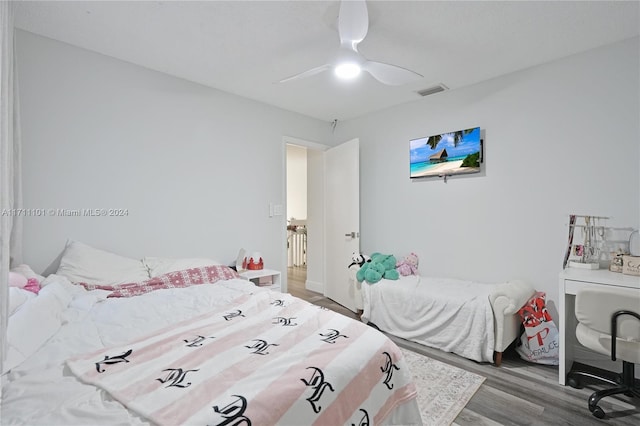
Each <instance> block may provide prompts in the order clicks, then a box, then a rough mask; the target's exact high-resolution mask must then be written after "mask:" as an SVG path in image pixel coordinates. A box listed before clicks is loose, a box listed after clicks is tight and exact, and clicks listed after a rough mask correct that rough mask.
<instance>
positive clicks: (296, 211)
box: [282, 136, 328, 296]
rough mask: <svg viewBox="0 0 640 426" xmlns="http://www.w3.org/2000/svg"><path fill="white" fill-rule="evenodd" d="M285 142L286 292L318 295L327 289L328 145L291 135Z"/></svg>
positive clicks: (284, 246)
mask: <svg viewBox="0 0 640 426" xmlns="http://www.w3.org/2000/svg"><path fill="white" fill-rule="evenodd" d="M283 142H284V143H283V157H284V163H285V164H284V171H285V179H284V182H283V183H284V193H285V200H286V210H285V211H286V217H285V223H283V230H284V231H285V232H284V234H283V235H284V237H283V245H282V248H283V259H284V262H283V263H284V264H283V271H284V267H286V270H287V275H286V277H287V278H286V279H287V286H286V291H288V292H290V293H291V294H293V295H294V296H297V294H296V292H297V291H300V292H312V293H313V294H312V295H313V296H317V295H316V294H315V293H320V294H323V292H324V268H325V266H324V265H325V258H324V256H325V253H324V238H325V236H324V232H325V231H324V225H325V224H324V152H325V151H326V150H327V149H328V147H327V146H326V145H322V144H319V143H315V142H310V141H306V140H302V139H297V138H292V137H288V136H285V137H283ZM290 153H291V155H289V154H290ZM291 206H293V208H291ZM292 218H293V219H292ZM302 226H304V228H302ZM285 227H286V229H284V228H285ZM290 228H292V229H290ZM293 228H295V231H298V232H295V233H294V229H293ZM303 233H304V234H303ZM290 247H291V251H290V250H289V248H290ZM283 275H284V274H283ZM289 281H291V284H290V283H289Z"/></svg>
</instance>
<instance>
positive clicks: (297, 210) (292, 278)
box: [286, 143, 308, 295]
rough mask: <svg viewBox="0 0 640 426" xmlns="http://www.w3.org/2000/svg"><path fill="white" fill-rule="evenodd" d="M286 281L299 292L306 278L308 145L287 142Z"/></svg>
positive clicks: (291, 290) (294, 293)
mask: <svg viewBox="0 0 640 426" xmlns="http://www.w3.org/2000/svg"><path fill="white" fill-rule="evenodd" d="M286 150H287V156H286V164H287V166H286V176H287V178H286V179H287V187H286V194H287V203H286V206H287V216H286V218H287V283H288V290H289V292H290V293H291V294H293V295H297V294H300V293H301V292H302V291H303V290H305V289H306V281H307V254H308V250H307V236H308V233H307V190H308V189H307V148H306V147H304V146H300V145H295V144H289V143H288V144H286Z"/></svg>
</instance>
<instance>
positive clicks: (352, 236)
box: [344, 231, 360, 238]
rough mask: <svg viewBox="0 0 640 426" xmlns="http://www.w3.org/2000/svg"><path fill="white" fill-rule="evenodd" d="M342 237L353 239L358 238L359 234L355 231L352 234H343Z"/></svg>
mask: <svg viewBox="0 0 640 426" xmlns="http://www.w3.org/2000/svg"><path fill="white" fill-rule="evenodd" d="M344 236H345V237H351V238H355V237H359V236H360V234H359V233H356V232H355V231H353V232H350V233H348V234H344Z"/></svg>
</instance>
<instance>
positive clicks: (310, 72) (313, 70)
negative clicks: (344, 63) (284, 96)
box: [278, 64, 331, 83]
mask: <svg viewBox="0 0 640 426" xmlns="http://www.w3.org/2000/svg"><path fill="white" fill-rule="evenodd" d="M330 68H331V65H329V64H324V65H321V66H319V67H315V68H311V69H310V70H307V71H304V72H301V73H299V74H295V75H292V76H291V77H287V78H285V79H282V80H280V81H279V82H278V83H286V82H287V81H292V80H299V79H301V78H306V77H311V76H312V75H316V74H320V73H321V72H323V71H326V70H328V69H330Z"/></svg>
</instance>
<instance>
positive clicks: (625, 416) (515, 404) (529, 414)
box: [287, 268, 640, 426]
mask: <svg viewBox="0 0 640 426" xmlns="http://www.w3.org/2000/svg"><path fill="white" fill-rule="evenodd" d="M287 278H288V288H289V292H290V293H291V294H292V295H294V296H296V297H299V298H301V299H304V300H307V301H309V302H311V303H313V304H316V305H320V306H324V307H326V308H329V309H331V310H334V311H336V312H339V313H341V314H343V315H346V316H349V317H351V318H354V319H357V316H356V314H355V313H353V312H351V311H350V310H348V309H346V308H344V307H342V306H341V305H339V304H337V303H335V302H334V301H332V300H330V299H328V298H326V297H324V296H323V295H322V294H320V293H316V292H313V291H309V290H307V289H305V286H304V283H305V280H306V270H304V268H289V271H288V277H287ZM389 338H391V339H392V340H393V341H395V342H396V344H398V346H402V347H404V348H407V349H410V350H413V351H415V352H418V353H421V354H423V355H426V356H428V357H429V358H432V359H435V360H438V361H442V362H445V363H447V364H450V365H454V366H456V367H459V368H462V369H464V370H467V371H471V372H474V373H476V374H479V375H481V376H484V377H486V378H487V379H486V380H485V382H484V383H483V384H482V386H481V387H480V389H479V390H478V392H476V394H475V395H474V396H473V398H471V401H469V403H468V404H467V406H466V407H465V408H464V410H462V412H461V413H460V415H458V417H457V418H456V420H455V423H454V425H460V426H470V425H474V426H483V425H486V426H490V425H576V426H578V425H580V426H582V425H602V424H608V425H638V424H640V401H638V400H637V399H635V400H632V399H631V398H628V397H626V396H616V397H608V398H604V399H603V400H601V401H600V404H599V405H600V407H602V409H603V410H604V411H605V413H606V414H607V415H606V417H605V419H602V420H600V419H597V418H595V417H594V416H592V415H591V413H590V412H589V410H588V408H587V399H588V398H589V395H591V393H592V392H593V391H594V390H596V389H601V387H593V386H590V387H585V388H583V389H573V388H571V387H568V386H560V385H559V384H558V368H557V367H553V366H544V365H538V364H532V363H529V362H526V361H524V360H522V359H521V358H520V357H519V356H518V354H517V353H516V352H515V350H507V351H506V352H505V353H504V356H503V359H502V366H501V367H495V366H494V365H493V364H488V363H478V362H475V361H470V360H468V359H466V358H462V357H460V356H458V355H455V354H451V353H447V352H443V351H440V350H438V349H432V348H429V347H426V346H422V345H419V344H416V343H413V342H410V341H407V340H404V339H400V338H398V337H395V336H391V335H389Z"/></svg>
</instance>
